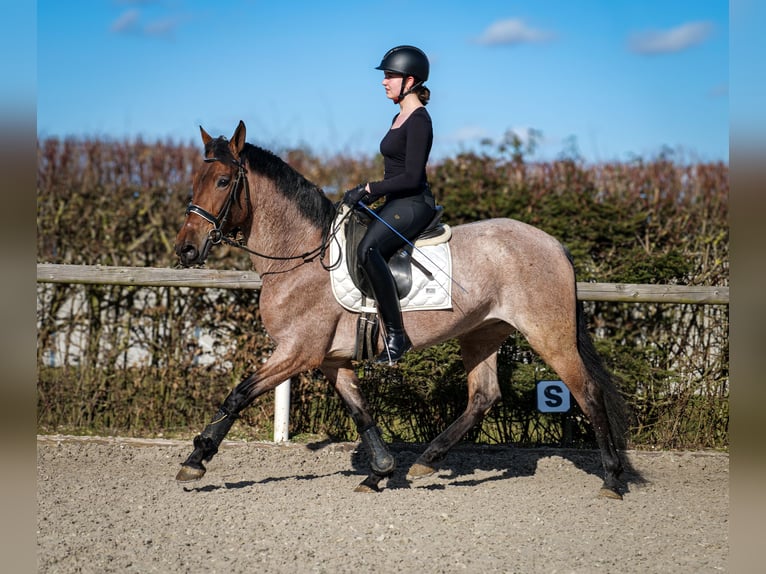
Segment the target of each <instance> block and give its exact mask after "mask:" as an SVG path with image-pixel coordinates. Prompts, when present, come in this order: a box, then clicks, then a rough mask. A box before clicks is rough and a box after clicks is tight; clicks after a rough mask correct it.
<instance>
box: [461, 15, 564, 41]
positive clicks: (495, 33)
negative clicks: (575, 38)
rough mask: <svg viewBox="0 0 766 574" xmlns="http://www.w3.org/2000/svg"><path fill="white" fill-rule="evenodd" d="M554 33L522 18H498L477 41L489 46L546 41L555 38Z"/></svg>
mask: <svg viewBox="0 0 766 574" xmlns="http://www.w3.org/2000/svg"><path fill="white" fill-rule="evenodd" d="M553 36H554V35H553V33H551V32H548V31H546V30H540V29H537V28H531V27H529V26H527V25H526V24H525V23H524V22H523V21H522V20H518V19H509V20H498V21H497V22H493V23H492V24H490V25H489V27H488V28H487V29H486V30H484V32H482V34H481V36H479V37H478V38H477V39H476V41H477V42H478V43H479V44H485V45H488V46H499V45H507V44H527V43H531V42H545V41H547V40H550V39H552V38H553Z"/></svg>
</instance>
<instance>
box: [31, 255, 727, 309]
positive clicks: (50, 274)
mask: <svg viewBox="0 0 766 574" xmlns="http://www.w3.org/2000/svg"><path fill="white" fill-rule="evenodd" d="M37 281H38V282H39V283H70V284H91V285H94V284H96V285H135V286H157V287H199V288H210V287H212V288H217V289H260V288H261V278H260V276H259V275H258V274H257V273H255V272H253V271H218V270H215V269H171V268H157V267H110V266H103V265H58V264H51V263H38V264H37ZM577 298H578V299H581V300H583V301H615V302H629V303H630V302H632V303H689V304H696V305H728V304H729V288H728V287H708V286H687V285H651V284H633V283H583V282H578V283H577Z"/></svg>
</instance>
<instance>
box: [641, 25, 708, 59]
mask: <svg viewBox="0 0 766 574" xmlns="http://www.w3.org/2000/svg"><path fill="white" fill-rule="evenodd" d="M712 32H713V24H712V23H710V22H688V23H686V24H682V25H680V26H676V27H675V28H671V29H669V30H648V31H645V32H638V33H636V34H633V35H632V36H631V37H630V39H629V40H628V48H629V49H630V50H631V51H632V52H635V53H637V54H667V53H671V52H680V51H682V50H686V49H687V48H691V47H692V46H696V45H697V44H701V43H702V42H704V41H705V40H707V39H708V38H709V37H710V34H712Z"/></svg>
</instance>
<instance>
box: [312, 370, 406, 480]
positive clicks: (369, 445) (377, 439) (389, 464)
mask: <svg viewBox="0 0 766 574" xmlns="http://www.w3.org/2000/svg"><path fill="white" fill-rule="evenodd" d="M322 372H324V374H325V376H326V377H327V379H328V380H329V381H330V382H331V383H332V384H333V386H334V388H335V391H336V392H337V393H338V395H339V396H340V398H341V399H342V400H343V402H344V403H345V405H346V408H347V409H348V411H349V414H350V415H351V418H352V420H353V421H354V423H355V425H356V428H357V431H359V436H360V438H361V439H362V444H363V445H364V447H365V449H366V450H367V454H368V456H369V458H370V474H369V475H368V476H367V478H365V479H364V480H363V481H362V482H361V483H360V484H359V486H357V487H356V489H355V490H356V492H377V491H378V490H380V488H379V486H378V485H379V484H380V482H381V481H382V480H383V479H385V478H387V477H389V476H391V474H392V473H393V472H394V469H395V468H396V459H394V456H393V455H392V454H391V451H390V450H389V449H388V446H387V445H386V443H385V441H384V440H383V437H382V436H381V433H380V429H379V428H378V426H377V425H376V424H375V421H374V419H373V418H372V416H371V415H370V412H369V408H368V407H367V402H366V401H365V399H364V396H362V393H361V392H360V390H359V379H358V378H357V376H356V373H354V370H353V369H352V368H351V367H350V366H349V367H343V368H334V367H323V368H322Z"/></svg>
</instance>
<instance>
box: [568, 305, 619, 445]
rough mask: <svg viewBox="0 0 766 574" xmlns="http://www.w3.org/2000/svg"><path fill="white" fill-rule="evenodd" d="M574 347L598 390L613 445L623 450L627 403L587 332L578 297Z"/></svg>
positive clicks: (615, 379)
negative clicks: (575, 343)
mask: <svg viewBox="0 0 766 574" xmlns="http://www.w3.org/2000/svg"><path fill="white" fill-rule="evenodd" d="M577 347H578V350H579V352H580V357H581V358H582V360H583V363H584V364H585V368H586V369H587V371H588V375H590V376H589V378H590V380H591V381H592V382H593V383H595V385H596V386H597V387H598V389H599V390H600V391H601V396H602V397H603V399H604V406H605V408H606V416H607V419H608V420H609V434H610V437H611V439H612V444H614V446H615V448H617V449H620V450H625V448H626V447H627V438H628V420H629V417H628V407H627V404H626V403H625V400H624V399H623V397H622V395H621V394H620V391H619V389H618V388H617V384H616V381H617V378H616V377H615V375H613V374H612V373H610V372H609V371H608V370H607V368H606V367H605V366H604V362H603V360H602V358H601V356H600V355H599V354H598V351H596V347H595V345H594V344H593V339H592V338H591V336H590V333H589V332H588V329H587V325H586V320H585V315H584V312H583V304H582V301H580V300H578V301H577Z"/></svg>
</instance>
